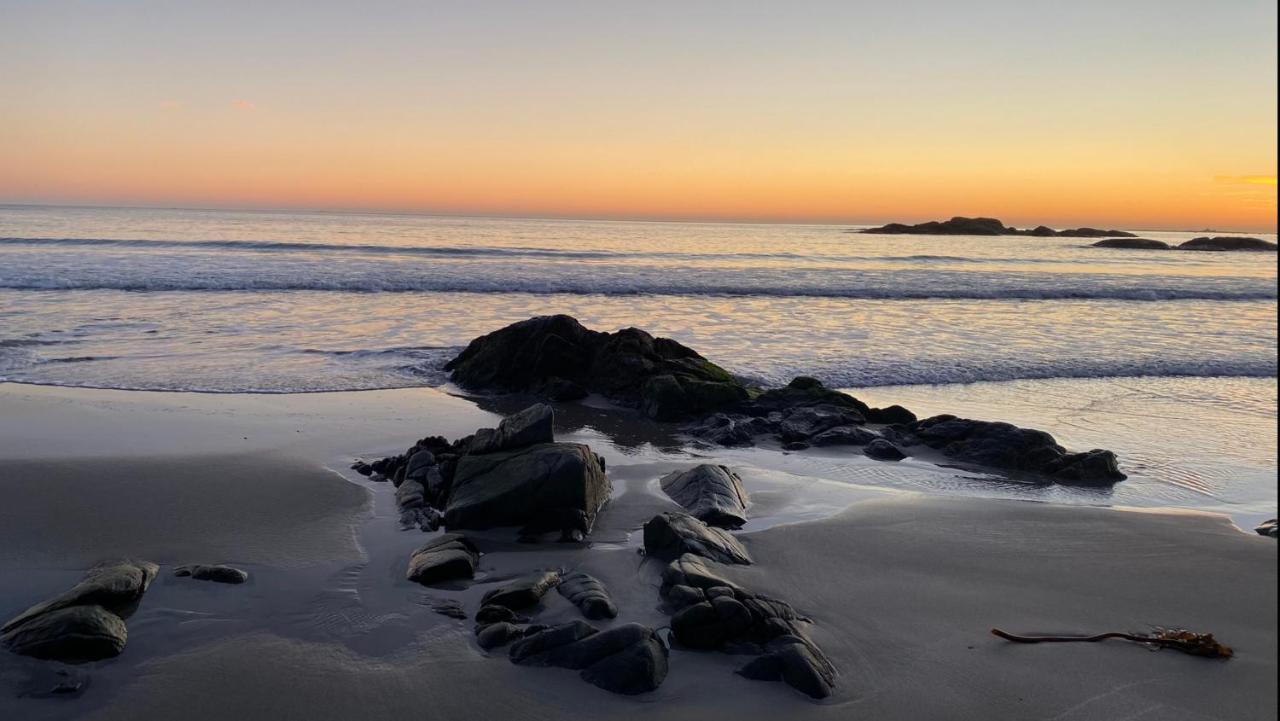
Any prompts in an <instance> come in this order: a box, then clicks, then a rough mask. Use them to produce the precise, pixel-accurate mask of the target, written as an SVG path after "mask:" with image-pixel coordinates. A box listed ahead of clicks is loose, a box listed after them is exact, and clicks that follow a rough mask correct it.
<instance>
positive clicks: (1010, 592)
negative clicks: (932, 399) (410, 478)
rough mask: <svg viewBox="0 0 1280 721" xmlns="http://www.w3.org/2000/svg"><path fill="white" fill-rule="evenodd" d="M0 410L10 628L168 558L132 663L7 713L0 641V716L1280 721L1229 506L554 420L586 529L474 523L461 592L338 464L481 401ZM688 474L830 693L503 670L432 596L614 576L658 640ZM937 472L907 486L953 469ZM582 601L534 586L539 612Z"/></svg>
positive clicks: (1270, 632) (327, 398)
mask: <svg viewBox="0 0 1280 721" xmlns="http://www.w3.org/2000/svg"><path fill="white" fill-rule="evenodd" d="M486 405H489V404H486ZM0 409H3V413H0V485H2V486H3V488H0V493H2V494H3V497H4V499H5V503H4V504H3V505H0V589H2V590H0V615H4V616H5V617H6V618H8V617H10V616H12V615H15V614H16V613H18V612H20V611H21V610H22V609H24V608H26V607H27V606H29V605H31V604H32V603H35V602H37V601H39V600H40V599H42V598H46V597H49V596H50V595H53V594H56V593H57V592H59V591H61V590H62V589H64V588H66V587H68V586H70V585H71V584H72V583H74V582H75V580H76V579H77V578H78V577H79V576H80V574H81V572H82V571H83V570H84V569H85V568H86V567H87V566H89V565H91V564H92V563H93V562H95V561H97V560H100V559H102V558H108V557H112V556H120V555H127V556H134V557H142V558H145V559H147V560H151V561H154V562H156V563H158V564H161V572H160V575H159V578H158V580H157V581H156V582H155V583H154V584H153V586H152V588H151V589H150V591H148V593H147V594H146V596H145V598H144V599H143V601H142V603H141V606H140V608H139V609H138V611H137V612H136V614H135V615H133V616H132V617H131V618H130V619H129V622H128V625H129V632H130V636H129V645H128V648H127V649H126V650H125V652H124V653H123V654H122V655H121V656H119V657H118V658H115V659H112V660H109V661H102V662H96V663H91V664H87V665H84V666H80V667H76V668H77V671H78V672H79V673H82V674H84V675H86V676H87V677H88V679H89V682H88V684H87V685H86V686H85V687H84V688H83V689H82V690H81V691H80V692H79V693H78V694H75V695H73V696H70V697H61V698H32V697H22V698H19V697H18V694H19V693H22V692H23V691H24V690H27V691H30V689H32V688H34V687H35V686H39V683H40V679H41V678H42V677H41V675H40V674H41V673H45V672H47V668H48V665H47V664H46V662H37V661H33V660H30V659H23V658H21V657H18V656H14V655H11V654H5V655H4V656H3V659H2V660H0V679H2V680H3V683H4V686H5V688H4V689H3V693H0V716H3V717H5V718H21V719H71V718H86V719H169V718H189V719H204V718H209V719H223V718H243V719H258V718H261V719H291V718H297V719H304V718H305V719H317V718H322V719H329V718H332V719H344V718H354V717H361V718H369V719H383V718H386V719H391V718H403V717H406V716H410V715H424V714H425V715H428V716H431V717H435V716H439V717H446V718H493V717H498V716H505V717H510V718H530V719H532V718H599V717H602V716H608V717H617V718H638V717H642V716H644V717H652V715H653V713H655V712H659V711H660V713H661V714H662V715H663V717H664V718H690V719H692V718H699V719H715V718H725V719H731V718H732V719H742V718H779V717H792V718H851V717H858V718H876V719H919V718H936V719H986V718H1038V719H1049V718H1053V719H1101V718H1105V719H1110V718H1151V719H1209V718H1221V719H1266V718H1274V716H1275V709H1276V700H1277V692H1276V680H1275V679H1276V670H1277V668H1276V666H1277V663H1276V653H1277V651H1276V625H1275V619H1276V608H1277V605H1276V604H1277V600H1276V544H1275V542H1274V540H1272V539H1268V538H1263V537H1260V536H1257V535H1254V534H1251V533H1245V532H1243V531H1241V529H1239V528H1237V527H1235V526H1234V525H1232V524H1231V523H1230V522H1229V520H1227V519H1226V518H1224V517H1221V516H1214V515H1209V514H1197V513H1190V512H1176V513H1174V512H1168V513H1162V512H1150V511H1146V512H1132V511H1124V510H1114V509H1104V508H1088V507H1067V506H1057V505H1051V504H1046V503H1031V502H1019V501H1009V500H989V499H979V498H969V497H963V496H959V495H956V496H947V495H938V494H932V495H921V494H916V493H908V492H895V491H886V490H881V489H874V488H870V487H868V486H859V485H855V484H851V483H848V482H847V481H844V480H841V481H834V480H831V479H829V478H824V473H823V468H824V464H823V462H822V461H821V459H820V458H819V459H818V460H809V461H803V462H801V461H799V460H797V458H798V457H797V456H782V455H781V454H778V453H776V452H775V451H766V450H761V449H752V450H751V451H749V452H748V451H735V452H732V453H729V452H726V455H725V457H723V458H721V457H719V456H717V455H716V454H715V453H713V452H708V451H706V450H705V449H703V450H690V449H683V448H681V447H680V446H678V445H676V444H665V443H663V442H661V436H654V435H653V434H652V433H650V431H652V430H653V427H652V426H646V425H645V424H647V423H649V422H647V421H639V420H630V421H618V420H617V418H616V417H615V415H614V414H611V413H609V412H607V411H604V410H600V409H593V408H591V407H583V406H572V407H569V406H566V407H564V409H563V412H562V413H561V414H560V415H559V416H558V418H559V419H560V420H558V427H557V434H558V437H560V438H562V439H564V440H569V441H573V442H584V443H588V444H590V445H591V446H592V448H593V449H594V450H596V452H598V453H600V454H601V455H603V456H604V457H605V458H606V459H607V461H608V468H609V474H610V477H611V478H612V480H613V485H614V497H613V499H612V500H611V501H610V503H609V504H608V505H607V506H606V507H605V510H604V511H603V512H602V514H601V515H600V517H599V519H598V521H597V526H596V528H595V530H594V532H593V534H592V536H591V543H590V544H589V545H586V546H578V545H576V544H571V545H568V546H566V545H562V544H553V543H544V544H535V545H528V544H519V543H515V542H514V541H515V539H514V537H513V534H512V533H511V532H510V529H507V530H506V531H505V532H504V531H503V529H495V530H492V531H486V532H482V533H478V534H475V537H476V539H477V543H478V544H479V545H480V547H481V550H482V551H483V552H484V555H483V556H482V561H481V565H480V571H479V572H478V573H477V578H476V580H475V581H474V582H473V583H471V584H465V585H457V586H450V587H447V588H432V589H427V588H424V587H422V586H418V585H417V584H413V583H410V582H408V581H406V580H404V567H405V563H406V559H407V557H408V555H409V553H410V552H411V551H412V550H413V548H415V547H416V546H418V545H420V544H421V543H422V542H423V540H424V534H423V533H421V532H419V531H416V530H414V531H400V530H397V528H396V524H395V522H394V520H395V516H396V512H395V503H394V500H393V498H392V494H393V490H394V489H393V488H392V487H391V485H390V484H388V483H374V482H371V481H369V480H368V479H365V478H362V477H360V476H358V475H356V474H355V473H353V472H351V471H349V470H347V466H348V465H349V463H350V460H351V459H352V458H354V457H364V458H373V457H377V456H379V455H381V454H387V453H392V452H397V451H398V449H402V448H403V447H404V446H405V445H406V444H408V443H411V442H412V441H413V440H414V439H416V438H418V437H421V436H424V435H428V434H441V435H445V436H447V437H457V436H461V435H464V434H466V433H470V432H471V431H473V430H474V429H475V428H477V427H480V426H486V425H493V424H494V423H495V422H496V421H497V419H498V416H497V415H496V414H494V413H491V412H489V411H486V410H482V409H481V408H479V407H477V406H476V405H475V404H473V403H472V402H471V401H468V400H465V399H462V398H458V397H454V396H451V395H448V394H446V393H443V392H440V391H436V390H431V389H410V390H402V391H371V392H359V393H332V394H329V393H320V394H301V395H298V394H293V395H280V396H272V395H234V394H228V395H209V394H190V393H185V394H183V393H177V394H175V393H142V392H123V391H99V390H82V389H67V388H52V387H38V386H26V385H15V384H6V385H2V386H0ZM495 410H503V409H495ZM645 437H648V438H658V439H659V442H657V443H650V442H642V441H641V440H640V439H641V438H645ZM770 458H773V459H774V462H772V463H771V462H770V461H769V460H768V459H770ZM779 459H781V460H780V461H779ZM704 461H705V462H716V461H722V462H726V463H730V464H732V465H733V467H734V468H735V470H737V471H738V472H739V474H740V475H741V476H742V479H743V483H744V485H745V486H746V488H747V490H748V492H749V493H750V494H751V497H752V507H751V509H752V515H751V520H750V521H749V522H748V524H747V525H746V526H745V527H744V528H743V529H742V531H741V532H740V533H739V534H738V536H739V538H740V539H741V540H742V541H743V542H744V544H745V545H746V546H747V548H748V549H749V550H750V552H751V554H752V556H754V558H755V564H753V565H751V566H748V567H736V568H732V569H726V570H725V575H726V576H728V577H729V578H731V579H732V580H734V581H736V582H739V583H742V584H744V585H748V586H750V587H752V588H753V589H756V590H758V591H760V592H764V593H768V594H771V595H775V596H777V597H781V598H786V599H788V600H789V601H790V602H791V603H792V604H793V605H794V606H795V607H796V608H797V610H799V611H800V612H802V613H804V614H805V615H807V616H809V617H810V618H812V619H813V621H814V637H815V640H816V641H817V642H818V643H819V644H820V645H821V646H822V647H823V649H824V650H825V651H826V653H827V654H828V655H829V656H830V658H831V659H832V661H833V663H834V664H835V665H836V666H837V668H838V669H839V676H838V678H837V685H836V690H835V693H834V695H833V696H832V697H831V698H829V699H827V700H825V701H822V702H814V701H811V700H809V699H807V698H804V697H802V696H800V695H798V694H797V693H795V692H794V691H793V690H792V689H790V688H788V687H787V686H785V685H783V684H767V683H763V684H762V683H758V682H752V681H748V680H746V679H743V678H741V677H739V676H736V675H735V674H734V673H733V671H734V670H735V669H736V668H738V667H740V666H741V665H742V662H743V659H742V657H738V656H733V655H730V654H724V653H717V652H694V651H688V650H680V649H676V650H673V651H672V653H671V659H670V673H669V675H668V677H667V679H666V682H665V683H664V684H663V685H662V687H661V688H660V689H658V690H657V691H656V692H654V693H651V694H645V695H642V696H638V697H622V696H616V695H613V694H609V693H606V692H604V691H602V690H599V689H596V688H593V687H591V686H589V685H586V684H583V683H582V682H581V681H579V680H578V679H577V678H576V677H575V674H573V673H571V672H568V671H564V670H561V669H554V668H525V667H520V666H516V665H514V664H512V663H510V662H509V661H508V660H507V659H506V654H505V653H504V652H503V649H496V650H495V651H494V652H490V653H486V652H483V651H481V650H480V649H479V648H478V647H477V646H476V643H475V640H474V638H473V636H472V632H471V626H472V623H471V622H470V621H469V620H466V621H464V620H454V619H451V618H447V617H445V616H443V615H440V614H438V613H436V612H434V611H433V610H432V609H431V607H430V604H431V602H432V601H433V600H439V599H442V598H449V599H455V600H458V601H460V602H461V603H462V604H463V606H464V608H466V609H467V611H468V612H470V613H473V612H474V610H475V609H476V608H477V607H478V603H479V597H480V595H482V594H483V593H484V591H485V590H487V589H489V588H492V587H493V584H494V583H495V582H497V581H500V580H503V579H506V578H510V577H511V576H513V575H515V574H518V573H522V572H526V571H528V570H531V569H544V568H545V569H551V568H567V569H576V570H585V571H587V572H589V573H591V574H592V575H594V576H596V577H597V578H599V579H601V580H602V581H604V582H605V583H606V584H607V585H608V587H609V589H610V591H611V593H612V595H613V597H614V598H615V599H616V601H617V602H618V606H619V609H620V613H619V617H618V619H617V620H616V621H614V622H613V623H621V622H624V621H636V622H640V623H644V624H647V625H650V626H653V627H661V626H664V625H665V624H666V623H668V617H667V616H666V615H665V614H664V613H663V612H662V611H661V610H660V609H659V599H658V596H657V586H658V584H659V580H658V576H659V573H660V571H661V565H662V564H660V563H655V562H653V561H646V560H645V559H644V558H643V557H642V556H641V555H640V554H639V553H638V550H639V548H640V540H639V534H638V530H639V528H640V526H641V525H642V524H643V522H644V521H645V520H647V519H648V518H650V517H651V516H652V515H653V514H654V513H657V512H659V511H663V510H671V509H674V508H676V506H675V504H674V503H673V502H672V501H671V500H670V499H669V498H667V497H666V496H665V495H663V494H662V493H661V491H660V490H658V488H657V479H658V478H659V477H660V476H662V475H663V474H665V473H667V472H668V471H669V470H671V469H673V468H678V467H682V466H688V465H690V464H692V463H694V462H704ZM865 463H866V464H868V466H869V467H874V466H875V465H876V462H875V461H871V460H870V459H865ZM927 465H928V464H923V463H922V464H920V468H918V469H915V470H913V469H912V468H911V467H910V466H904V467H903V468H902V470H900V471H898V472H901V473H912V472H934V473H945V472H954V471H948V470H945V469H936V468H935V469H929V468H925V466H927ZM193 562H207V563H232V564H235V565H237V566H239V567H241V568H244V569H245V570H247V571H249V573H250V576H251V580H250V581H249V582H248V583H247V584H245V585H243V586H236V587H225V586H220V585H218V584H198V583H197V584H192V583H190V582H183V580H182V579H176V578H174V577H173V576H172V567H173V566H174V565H178V564H183V563H193ZM576 614H577V610H576V609H575V608H574V607H573V606H572V605H571V604H569V603H568V602H567V601H566V600H565V599H564V598H561V597H560V596H558V595H556V594H549V595H548V596H547V597H545V598H544V601H543V604H542V608H541V609H540V611H539V613H538V620H539V622H542V623H555V622H559V621H567V620H570V619H572V618H574V617H576ZM993 626H999V627H1002V628H1005V629H1007V630H1011V631H1022V632H1046V633H1047V632H1062V633H1068V632H1069V633H1082V632H1098V631H1107V630H1123V631H1139V632H1141V631H1147V630H1149V629H1150V628H1151V627H1153V626H1164V627H1187V628H1192V629H1196V630H1203V631H1211V632H1213V633H1214V634H1216V635H1217V637H1218V638H1219V639H1220V640H1222V641H1223V642H1225V643H1227V644H1229V645H1231V646H1232V647H1233V648H1234V649H1235V651H1236V656H1235V657H1234V658H1233V659H1231V660H1229V661H1219V660H1209V659H1202V658H1194V657H1190V656H1185V655H1182V654H1178V653H1176V652H1172V651H1159V652H1152V651H1149V650H1147V649H1145V648H1143V647H1140V646H1137V645H1134V644H1129V643H1126V642H1116V641H1112V642H1106V643H1102V644H1073V645H1065V646H1063V645H1059V646H1019V645H1012V644H1008V643H1006V642H1004V641H1001V640H999V639H996V638H994V637H993V636H991V635H990V634H989V633H988V632H989V629H990V628H992V627H993ZM55 665H56V664H55ZM41 669H44V671H42V670H41ZM33 684H34V686H33Z"/></svg>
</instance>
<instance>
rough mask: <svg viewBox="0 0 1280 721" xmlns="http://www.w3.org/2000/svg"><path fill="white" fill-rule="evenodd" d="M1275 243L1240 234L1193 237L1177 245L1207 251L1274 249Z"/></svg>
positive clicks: (1182, 248) (1179, 247) (1179, 248)
mask: <svg viewBox="0 0 1280 721" xmlns="http://www.w3.org/2000/svg"><path fill="white" fill-rule="evenodd" d="M1275 249H1276V244H1275V243H1272V242H1270V241H1267V240H1262V239H1261V238H1243V237H1240V236H1232V235H1226V236H1218V237H1215V238H1193V239H1192V240H1188V241H1187V242H1185V243H1183V244H1181V245H1179V246H1178V250H1207V251H1227V250H1246V251H1250V250H1251V251H1275Z"/></svg>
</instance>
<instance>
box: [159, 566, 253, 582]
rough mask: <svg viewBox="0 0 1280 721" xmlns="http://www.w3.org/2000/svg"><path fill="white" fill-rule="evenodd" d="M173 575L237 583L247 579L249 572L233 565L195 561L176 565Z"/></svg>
mask: <svg viewBox="0 0 1280 721" xmlns="http://www.w3.org/2000/svg"><path fill="white" fill-rule="evenodd" d="M173 575H175V576H178V577H180V578H191V579H193V580H196V581H213V582H214V583H231V584H239V583H244V582H245V581H248V580H249V574H248V573H245V572H244V571H242V570H240V569H238V568H235V567H233V566H223V565H220V564H203V563H196V564H191V565H188V566H178V567H177V568H175V569H173Z"/></svg>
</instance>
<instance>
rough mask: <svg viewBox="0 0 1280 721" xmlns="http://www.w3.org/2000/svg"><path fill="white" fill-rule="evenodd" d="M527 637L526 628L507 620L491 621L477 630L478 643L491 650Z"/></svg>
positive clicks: (481, 646)
mask: <svg viewBox="0 0 1280 721" xmlns="http://www.w3.org/2000/svg"><path fill="white" fill-rule="evenodd" d="M524 637H525V630H524V629H523V628H520V627H519V626H517V625H515V624H514V623H508V622H506V621H499V622H497V623H491V624H489V625H487V626H484V627H483V628H480V629H479V630H478V631H476V644H477V645H478V646H480V648H482V649H484V650H486V651H489V650H491V649H495V648H498V647H499V646H506V645H507V644H509V643H511V642H512V641H517V640H519V639H522V638H524Z"/></svg>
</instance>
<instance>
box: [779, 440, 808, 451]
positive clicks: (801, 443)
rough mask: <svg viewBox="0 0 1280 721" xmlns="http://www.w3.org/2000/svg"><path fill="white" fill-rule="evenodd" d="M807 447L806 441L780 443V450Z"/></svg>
mask: <svg viewBox="0 0 1280 721" xmlns="http://www.w3.org/2000/svg"><path fill="white" fill-rule="evenodd" d="M808 447H809V442H808V441H791V442H790V443H783V444H782V450H784V451H803V450H804V449H806V448H808Z"/></svg>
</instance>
